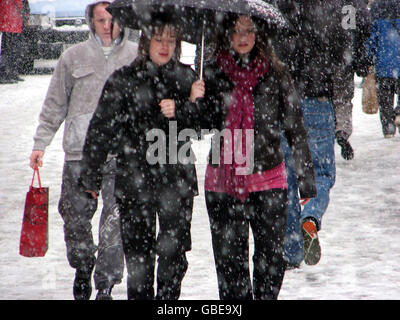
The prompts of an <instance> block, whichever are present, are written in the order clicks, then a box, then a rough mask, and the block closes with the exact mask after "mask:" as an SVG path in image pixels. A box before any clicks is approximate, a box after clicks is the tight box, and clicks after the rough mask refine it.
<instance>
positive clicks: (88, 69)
mask: <svg viewBox="0 0 400 320" xmlns="http://www.w3.org/2000/svg"><path fill="white" fill-rule="evenodd" d="M93 73H94V68H93V66H80V67H78V68H76V69H75V70H74V71H73V72H72V76H73V77H74V78H75V79H80V78H83V77H87V76H89V75H91V74H93Z"/></svg>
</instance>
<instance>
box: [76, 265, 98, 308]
mask: <svg viewBox="0 0 400 320" xmlns="http://www.w3.org/2000/svg"><path fill="white" fill-rule="evenodd" d="M95 262H96V259H95V258H93V259H92V260H91V261H90V263H89V264H88V265H87V266H85V267H83V268H79V269H76V272H75V280H74V288H73V293H74V298H75V300H89V299H90V296H91V294H92V271H93V268H94V265H95Z"/></svg>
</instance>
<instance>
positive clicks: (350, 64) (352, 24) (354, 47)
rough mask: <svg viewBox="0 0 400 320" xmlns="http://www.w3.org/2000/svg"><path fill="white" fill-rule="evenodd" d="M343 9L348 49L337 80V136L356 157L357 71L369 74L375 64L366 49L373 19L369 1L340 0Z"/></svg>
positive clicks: (349, 154) (347, 154) (346, 154)
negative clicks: (354, 147)
mask: <svg viewBox="0 0 400 320" xmlns="http://www.w3.org/2000/svg"><path fill="white" fill-rule="evenodd" d="M339 2H340V5H341V8H342V11H344V12H345V14H344V15H343V16H342V28H343V30H342V32H344V33H345V34H346V35H347V40H348V42H347V43H348V46H347V48H346V50H345V52H344V56H343V60H342V63H341V64H340V66H338V68H336V69H335V70H336V72H337V74H336V75H335V76H334V83H333V98H332V103H333V108H334V111H335V138H336V142H337V143H338V145H339V146H340V147H341V155H342V157H343V158H344V159H345V160H352V159H353V158H354V150H353V147H352V146H351V144H350V142H349V138H350V136H351V134H352V132H353V120H352V112H353V102H352V100H353V98H354V73H356V74H357V75H358V76H359V77H365V76H367V74H368V68H369V66H370V65H371V64H372V62H371V61H370V59H368V56H367V53H366V46H365V42H366V40H367V39H368V38H369V33H370V28H371V19H370V15H369V11H368V8H367V5H366V3H365V1H362V0H340V1H339Z"/></svg>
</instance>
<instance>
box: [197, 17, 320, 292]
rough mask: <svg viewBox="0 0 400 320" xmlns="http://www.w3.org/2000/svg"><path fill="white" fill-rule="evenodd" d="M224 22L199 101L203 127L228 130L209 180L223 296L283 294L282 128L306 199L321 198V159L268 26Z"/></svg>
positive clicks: (219, 137) (216, 146)
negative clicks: (316, 158) (315, 158)
mask: <svg viewBox="0 0 400 320" xmlns="http://www.w3.org/2000/svg"><path fill="white" fill-rule="evenodd" d="M224 23H225V24H224V32H223V34H222V36H220V38H219V42H218V44H217V47H216V48H217V50H216V57H215V59H214V60H213V62H211V63H208V64H206V65H205V69H204V75H205V78H204V83H203V82H201V81H200V84H203V85H205V94H204V96H202V95H201V94H199V95H198V97H199V99H198V102H197V103H198V105H199V108H200V110H202V112H201V117H200V118H199V121H200V122H201V128H208V129H214V130H217V131H218V132H219V133H220V134H216V135H214V137H213V143H212V146H211V150H210V154H209V164H208V166H207V169H206V177H205V195H206V205H207V211H208V215H209V221H210V228H211V235H212V245H213V251H214V260H215V265H216V271H217V278H218V288H219V297H220V299H224V300H225V299H262V300H264V299H277V298H278V295H279V291H280V288H281V285H282V282H283V277H284V273H285V269H286V262H285V260H284V241H285V231H286V216H287V200H288V199H287V181H286V173H285V165H284V162H283V153H282V151H281V149H280V138H279V133H280V130H281V128H283V131H284V132H285V134H286V136H287V139H288V141H289V145H290V147H291V148H292V149H291V150H292V151H293V154H294V162H295V166H296V169H295V172H296V174H297V179H298V184H299V190H300V194H301V197H302V198H305V199H306V198H311V197H314V196H315V195H316V189H315V180H314V172H313V164H312V159H311V154H310V151H309V147H308V142H307V135H306V131H305V127H304V122H303V117H302V113H301V109H300V108H299V106H298V99H297V95H296V92H295V90H294V86H293V83H292V80H291V77H290V74H289V71H288V70H287V69H286V68H285V66H284V65H283V64H282V63H281V62H280V61H279V60H278V59H277V57H276V55H275V54H274V52H273V50H272V47H271V45H270V43H269V41H268V39H267V38H266V35H265V32H264V31H263V29H262V26H261V25H257V24H256V23H255V22H254V21H253V20H252V19H251V17H249V16H246V15H240V16H237V15H232V16H228V17H227V18H226V19H225V21H224ZM238 132H240V134H237V133H238ZM219 142H221V144H220V143H219ZM238 145H240V146H241V147H237V146H238ZM216 151H217V152H216ZM237 154H240V155H241V156H240V158H238V157H236V156H237ZM215 155H217V156H215ZM307 200H308V199H307ZM249 227H251V230H252V232H253V236H254V255H253V262H254V271H253V281H251V277H250V271H249Z"/></svg>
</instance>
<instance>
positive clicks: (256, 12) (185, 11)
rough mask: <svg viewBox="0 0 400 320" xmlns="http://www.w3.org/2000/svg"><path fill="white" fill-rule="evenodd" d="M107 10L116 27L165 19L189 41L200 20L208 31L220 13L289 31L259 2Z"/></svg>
mask: <svg viewBox="0 0 400 320" xmlns="http://www.w3.org/2000/svg"><path fill="white" fill-rule="evenodd" d="M107 10H108V11H109V12H110V13H111V14H112V15H113V16H114V17H115V18H116V19H117V20H118V21H119V23H120V24H122V25H124V26H126V27H129V28H132V29H143V28H145V27H146V26H148V25H149V24H151V23H154V22H155V21H157V20H161V17H162V16H164V17H165V16H168V17H169V18H170V19H171V21H176V22H177V23H178V24H179V25H180V26H181V27H182V29H183V30H185V33H187V34H188V35H189V37H191V38H192V39H193V40H194V41H193V42H195V40H198V39H199V38H196V37H193V36H195V35H196V34H199V33H201V30H202V28H201V27H202V24H203V21H204V18H205V19H206V23H207V24H211V25H212V27H210V25H209V27H210V29H212V28H214V27H215V24H218V23H220V22H221V20H222V18H223V13H236V14H245V15H250V16H252V17H253V18H256V19H259V20H261V21H263V22H264V23H265V24H266V26H267V28H268V30H269V31H275V30H277V31H279V30H280V31H285V30H291V31H293V29H292V27H291V25H290V23H289V22H288V21H287V20H286V18H285V17H284V16H283V15H282V13H281V12H280V11H279V9H277V8H276V7H274V6H273V5H271V4H269V3H267V2H264V1H262V0H218V1H217V0H116V1H114V3H112V4H111V5H110V6H109V7H108V9H107ZM218 13H219V14H218ZM199 30H200V32H199Z"/></svg>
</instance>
